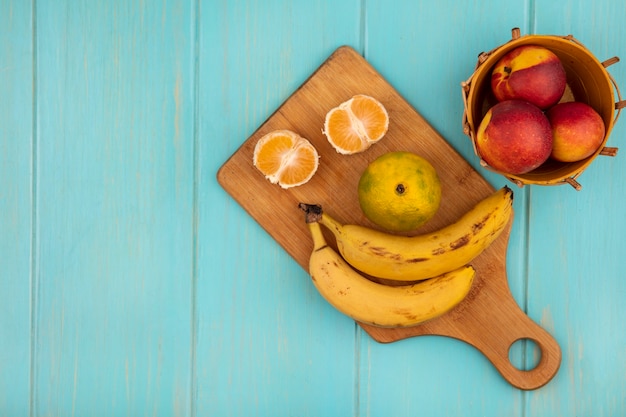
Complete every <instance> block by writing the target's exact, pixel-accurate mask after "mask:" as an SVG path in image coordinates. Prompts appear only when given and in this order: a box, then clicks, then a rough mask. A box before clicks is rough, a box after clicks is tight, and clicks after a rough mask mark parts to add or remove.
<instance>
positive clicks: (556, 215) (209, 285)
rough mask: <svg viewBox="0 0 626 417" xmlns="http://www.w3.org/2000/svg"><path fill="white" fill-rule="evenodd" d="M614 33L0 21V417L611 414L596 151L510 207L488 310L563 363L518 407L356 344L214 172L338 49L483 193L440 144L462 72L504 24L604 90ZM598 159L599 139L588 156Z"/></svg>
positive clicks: (528, 23) (317, 19) (190, 21)
mask: <svg viewBox="0 0 626 417" xmlns="http://www.w3.org/2000/svg"><path fill="white" fill-rule="evenodd" d="M625 18H626V15H625V14H624V7H623V1H621V0H596V1H594V2H588V1H584V0H555V1H546V0H532V1H528V2H512V1H504V2H503V1H495V0H480V1H475V2H466V3H462V2H458V1H453V0H442V1H438V2H423V1H418V2H415V1H409V0H399V1H394V2H388V1H381V0H367V1H362V0H348V1H341V2H336V1H333V0H312V1H283V0H269V1H263V2H258V1H250V0H235V1H228V2H225V1H222V2H218V1H202V0H172V1H167V2H164V1H154V0H142V1H140V0H131V1H121V0H114V1H102V0H90V1H86V0H78V1H65V0H63V1H50V0H37V1H35V0H31V1H28V0H27V1H15V0H5V1H2V2H0V75H1V76H2V77H1V79H0V94H1V97H2V100H0V289H1V291H0V416H2V417H4V416H11V417H12V416H16V415H18V416H22V415H25V416H28V415H30V416H51V415H68V416H71V415H81V416H90V415H102V414H106V415H167V416H171V415H176V416H201V415H215V416H265V415H272V416H289V415H298V416H320V415H355V416H373V417H374V416H389V415H393V416H397V417H403V416H407V417H408V416H415V415H428V416H435V417H439V416H459V415H468V416H477V415H507V416H523V417H526V416H571V415H576V416H581V417H587V416H593V417H614V416H622V415H624V413H625V412H626V402H625V401H626V385H625V384H626V380H625V378H624V375H626V350H625V349H624V346H626V332H625V331H624V326H623V324H622V322H623V320H622V318H623V317H625V316H626V304H624V303H623V302H622V300H623V299H624V297H625V296H626V288H625V281H624V279H623V274H622V273H621V262H620V261H621V258H622V257H623V244H622V240H623V239H622V236H623V235H624V233H625V232H626V221H625V220H624V216H623V213H622V211H623V210H622V209H621V207H622V206H623V205H624V195H626V193H625V190H624V187H626V185H625V184H624V181H623V178H624V172H626V171H625V168H626V167H624V155H622V153H621V152H622V150H621V149H620V152H619V153H618V155H617V156H616V157H614V158H610V157H602V158H599V159H598V160H597V161H596V162H594V164H592V166H591V167H590V168H589V169H587V170H586V171H585V172H584V174H583V175H582V176H581V177H580V182H581V184H582V185H583V189H582V190H581V191H580V192H576V191H574V190H573V189H571V187H550V188H542V187H525V188H523V189H515V191H516V200H515V213H516V221H515V223H514V224H513V226H512V229H511V234H510V239H509V247H508V252H507V275H508V281H509V287H510V289H511V293H512V295H513V298H514V299H515V300H516V302H517V304H518V305H520V306H521V307H522V308H523V310H524V311H525V313H527V315H528V316H529V317H530V318H531V319H533V320H534V321H536V322H537V323H539V324H540V325H541V326H542V327H544V328H545V329H547V330H548V331H549V332H550V333H551V334H553V335H555V337H556V339H557V341H558V342H559V344H560V345H561V346H562V349H563V351H562V353H563V362H562V366H561V368H560V369H559V372H558V373H557V375H556V376H555V378H554V379H552V380H551V381H550V383H548V384H547V385H545V386H544V387H542V388H541V389H538V390H535V391H528V392H522V391H519V390H517V389H516V388H514V387H512V386H511V385H510V384H508V383H507V382H506V381H505V380H504V379H503V378H501V377H500V375H499V374H498V372H497V371H496V370H495V368H494V367H493V366H491V364H490V363H489V361H488V360H487V359H486V358H485V357H484V356H483V355H482V354H481V353H480V352H478V351H477V350H476V349H474V348H472V347H471V346H470V345H468V344H465V343H461V342H458V341H456V340H451V339H449V338H445V337H429V336H422V337H415V338H411V339H407V340H402V341H399V342H394V343H389V344H381V343H378V342H376V341H374V340H373V339H372V338H371V337H369V336H368V335H367V333H366V332H365V331H364V330H362V329H361V328H360V327H359V326H356V325H355V324H354V322H353V321H351V320H349V319H347V318H345V317H343V316H341V315H339V314H337V313H336V312H335V311H334V310H333V309H332V308H331V307H329V306H328V305H327V304H326V303H325V302H324V300H323V299H321V297H319V295H318V294H317V293H316V292H315V290H314V288H313V287H312V286H311V285H310V283H309V282H308V281H307V280H308V277H307V275H306V273H305V272H304V270H303V269H302V268H301V267H300V265H299V264H298V263H297V262H295V261H294V260H293V259H292V257H291V256H290V255H289V254H288V253H287V252H286V251H285V250H284V249H283V248H282V247H280V245H278V244H277V243H276V241H275V240H274V239H273V238H272V237H271V235H270V234H269V233H267V232H266V231H265V230H263V229H262V228H261V227H260V226H259V225H258V224H257V223H256V221H255V220H254V219H252V218H251V216H249V215H248V214H247V213H246V212H245V210H243V209H242V208H241V206H239V204H238V203H237V202H235V201H234V200H233V199H232V198H231V197H230V196H229V195H228V194H227V193H226V192H225V191H224V190H223V189H222V188H221V186H220V185H219V184H218V182H217V180H216V173H217V171H218V169H219V167H221V166H222V164H223V163H224V161H226V160H227V158H228V157H229V156H230V155H232V154H233V153H234V152H235V151H236V150H237V149H238V148H239V147H240V146H241V145H242V144H243V143H244V141H245V140H246V138H248V137H250V136H251V135H252V134H253V133H254V132H255V131H256V130H257V129H258V128H259V127H260V126H261V125H262V123H263V122H264V121H265V120H266V119H267V118H268V117H270V116H271V115H272V113H274V111H275V110H276V109H277V108H278V107H279V106H280V104H281V103H283V102H284V101H285V100H286V99H287V98H288V97H289V96H290V95H291V94H292V93H293V92H294V91H295V90H296V89H297V88H298V86H300V85H301V84H302V83H303V82H304V81H305V80H306V78H307V77H308V76H309V75H310V74H311V73H312V72H313V71H314V70H315V69H316V68H317V67H318V66H319V64H320V63H321V62H322V61H323V60H324V59H325V58H326V57H327V56H328V55H329V54H330V53H331V52H332V51H334V50H335V49H336V48H337V47H339V46H340V45H350V46H352V47H354V48H355V49H356V50H357V51H358V52H359V53H360V54H361V55H363V56H364V57H365V58H366V59H367V60H368V62H370V63H371V64H372V65H373V66H374V68H376V69H377V70H378V72H379V73H380V74H381V75H382V76H383V77H384V78H385V79H386V80H387V81H389V83H390V84H391V85H392V86H393V87H394V88H395V89H396V90H397V91H398V92H399V93H400V94H401V95H402V96H403V97H404V98H405V99H406V100H407V101H408V102H409V104H411V105H412V106H413V107H414V108H415V109H417V111H419V113H420V114H421V115H423V116H424V118H425V120H426V121H428V123H429V124H430V125H431V126H433V128H434V129H435V130H436V131H438V132H439V133H440V134H441V135H442V136H443V137H444V138H445V139H446V141H447V142H448V143H449V144H450V145H451V146H452V148H454V149H455V150H456V151H458V152H459V153H460V154H461V155H462V156H463V157H464V158H465V159H466V161H467V162H468V163H469V164H470V165H471V166H472V167H474V168H475V169H477V170H478V171H479V172H480V174H481V176H483V177H484V178H485V179H486V180H487V181H488V183H489V184H490V185H491V186H493V187H494V188H498V187H500V186H502V185H504V184H507V181H505V180H504V179H503V178H501V177H499V176H497V175H494V174H492V173H489V172H486V171H481V169H480V167H479V165H478V161H477V160H476V159H475V158H474V156H473V152H472V148H471V143H470V141H469V139H468V138H467V137H466V136H464V135H463V132H462V126H461V118H462V110H463V105H462V100H461V89H460V83H461V81H463V80H465V79H467V77H468V76H469V75H470V72H471V71H472V69H473V67H474V65H475V63H476V57H477V55H478V53H479V52H482V51H485V50H490V49H492V48H493V47H496V46H498V45H500V44H501V43H502V42H505V41H506V40H508V39H509V38H510V30H511V28H512V27H515V26H517V27H520V29H521V31H522V33H524V34H526V33H539V34H540V33H552V34H569V33H571V34H573V35H575V36H576V38H577V39H578V40H580V41H581V42H583V43H584V44H585V46H587V47H588V48H589V49H590V50H591V51H592V52H594V54H596V55H597V57H598V58H599V59H600V60H603V59H607V58H610V57H612V56H615V55H617V56H619V57H620V58H622V62H619V63H617V64H614V65H612V66H611V67H610V69H609V72H610V73H611V74H612V75H613V76H614V77H615V78H616V80H617V82H618V83H619V85H620V86H623V85H626V84H625V83H626V66H625V64H624V62H623V60H624V59H626V52H625V51H626V36H625V35H626V33H624V31H625V29H624V20H625ZM33 67H34V68H33ZM623 88H626V87H623ZM624 137H626V124H625V121H624V120H623V117H622V118H621V119H620V120H618V122H617V123H616V125H615V127H614V129H613V133H612V134H611V137H610V138H609V143H608V145H609V146H617V147H620V148H623V145H622V141H623V140H624ZM31 348H32V350H31ZM535 352H536V351H535V349H534V348H533V346H531V345H530V344H525V345H524V344H521V345H515V346H514V348H513V349H512V352H511V359H512V361H513V362H514V363H516V364H517V365H519V367H521V368H528V367H530V366H531V365H532V363H533V362H534V361H535V360H536V357H535V355H536V353H535Z"/></svg>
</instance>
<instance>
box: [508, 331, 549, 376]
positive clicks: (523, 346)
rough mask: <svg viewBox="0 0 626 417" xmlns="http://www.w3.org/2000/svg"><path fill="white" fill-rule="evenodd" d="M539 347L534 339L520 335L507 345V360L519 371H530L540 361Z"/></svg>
mask: <svg viewBox="0 0 626 417" xmlns="http://www.w3.org/2000/svg"><path fill="white" fill-rule="evenodd" d="M541 356H542V355H541V348H540V347H539V344H538V343H537V341H536V340H533V339H532V338H530V337H522V338H520V339H517V340H515V341H514V342H513V343H511V346H509V361H510V362H511V365H513V366H514V367H515V368H517V369H518V370H520V371H532V370H533V369H535V368H536V367H537V366H538V365H539V363H540V362H541Z"/></svg>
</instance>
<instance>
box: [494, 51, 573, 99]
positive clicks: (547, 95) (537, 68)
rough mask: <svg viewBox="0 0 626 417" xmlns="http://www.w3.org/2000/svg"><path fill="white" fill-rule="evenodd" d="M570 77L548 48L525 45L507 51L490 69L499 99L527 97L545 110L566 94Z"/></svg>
mask: <svg viewBox="0 0 626 417" xmlns="http://www.w3.org/2000/svg"><path fill="white" fill-rule="evenodd" d="M566 84H567V77H566V74H565V68H564V67H563V64H562V62H561V60H560V59H559V57H558V56H557V55H556V54H554V53H553V52H552V51H550V50H549V49H547V48H544V47H542V46H537V45H522V46H518V47H516V48H515V49H512V50H511V51H509V52H507V53H506V54H505V55H504V56H503V57H502V58H500V59H499V60H498V62H496V64H495V65H494V67H493V70H492V72H491V90H492V91H493V94H494V96H495V97H496V99H497V100H498V101H504V100H512V99H519V100H526V101H528V102H529V103H532V104H534V105H535V106H537V107H539V108H540V109H542V110H545V109H547V108H549V107H550V106H553V105H554V104H556V103H557V102H558V101H559V99H560V98H561V97H562V96H563V93H564V91H565V86H566Z"/></svg>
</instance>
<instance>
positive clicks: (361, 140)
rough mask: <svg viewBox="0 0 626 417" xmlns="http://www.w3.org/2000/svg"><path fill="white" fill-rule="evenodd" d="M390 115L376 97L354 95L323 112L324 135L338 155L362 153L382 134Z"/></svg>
mask: <svg viewBox="0 0 626 417" xmlns="http://www.w3.org/2000/svg"><path fill="white" fill-rule="evenodd" d="M388 128H389V115H388V114H387V110H386V109H385V107H384V106H383V105H382V104H381V103H380V102H379V101H378V100H376V99H375V98H373V97H370V96H366V95H363V94H357V95H355V96H354V97H352V98H351V99H350V100H348V101H346V102H343V103H341V104H340V105H339V106H337V107H335V108H334V109H331V110H330V111H329V112H328V113H327V114H326V121H325V123H324V134H325V135H326V138H327V139H328V141H329V142H330V144H331V145H332V146H333V147H334V148H335V150H336V151H337V152H339V153H341V154H344V155H349V154H354V153H358V152H363V151H364V150H366V149H368V148H369V147H370V146H372V144H374V143H376V142H378V141H379V140H381V139H382V138H383V136H385V133H387V129H388Z"/></svg>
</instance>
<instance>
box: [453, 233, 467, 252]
mask: <svg viewBox="0 0 626 417" xmlns="http://www.w3.org/2000/svg"><path fill="white" fill-rule="evenodd" d="M469 242H470V235H464V236H461V237H460V238H458V239H457V240H455V241H454V242H452V243H450V248H451V249H452V250H455V249H459V248H462V247H463V246H465V245H467V244H468V243H469Z"/></svg>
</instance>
